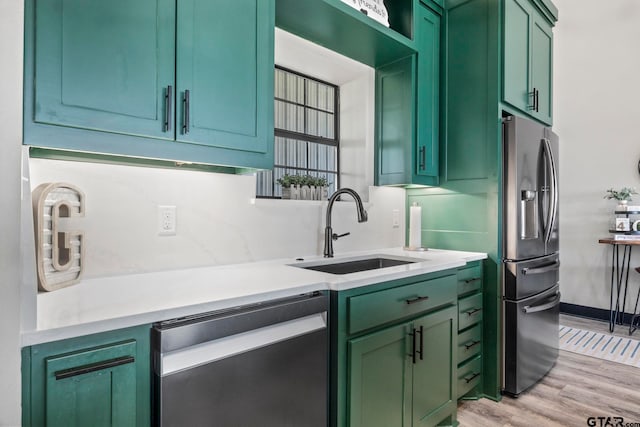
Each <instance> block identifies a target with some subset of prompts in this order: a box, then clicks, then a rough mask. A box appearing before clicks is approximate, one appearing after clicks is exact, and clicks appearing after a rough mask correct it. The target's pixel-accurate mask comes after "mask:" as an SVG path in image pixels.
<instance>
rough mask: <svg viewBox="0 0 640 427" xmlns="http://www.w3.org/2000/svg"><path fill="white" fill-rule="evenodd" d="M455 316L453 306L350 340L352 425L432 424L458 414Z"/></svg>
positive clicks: (399, 426)
mask: <svg viewBox="0 0 640 427" xmlns="http://www.w3.org/2000/svg"><path fill="white" fill-rule="evenodd" d="M456 316H457V310H456V307H455V306H453V307H449V308H446V309H443V310H439V311H437V312H435V313H431V314H427V315H425V316H422V317H420V318H418V319H416V320H414V321H413V322H407V323H403V324H400V325H398V326H394V327H390V328H387V329H383V330H381V331H379V332H374V333H371V334H368V335H365V336H363V337H361V338H356V339H352V340H350V341H349V384H350V385H349V387H350V390H349V420H350V424H349V425H350V426H351V427H356V426H362V427H364V426H366V427H375V426H380V427H388V426H398V427H402V426H405V427H410V426H413V427H417V426H425V427H432V426H436V425H438V424H439V423H440V422H442V421H443V420H444V419H446V418H447V417H451V416H453V414H455V410H456V397H455V388H454V387H455V386H454V384H455V380H456V379H455V375H456V371H455V369H456V363H455V360H454V359H455V355H454V348H455V346H456V343H457V333H458V332H457V322H456ZM414 355H415V361H414V358H413V356H414Z"/></svg>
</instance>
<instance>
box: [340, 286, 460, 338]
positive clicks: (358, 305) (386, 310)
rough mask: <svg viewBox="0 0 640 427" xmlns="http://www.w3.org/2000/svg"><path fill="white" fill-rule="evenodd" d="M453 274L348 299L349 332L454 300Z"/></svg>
mask: <svg viewBox="0 0 640 427" xmlns="http://www.w3.org/2000/svg"><path fill="white" fill-rule="evenodd" d="M455 299H456V276H454V275H451V276H445V277H440V278H438V279H432V280H427V281H424V282H417V283H413V284H410V285H405V286H399V287H397V288H391V289H385V290H384V291H378V292H373V293H370V294H366V295H360V296H356V297H351V298H349V333H350V334H354V333H356V332H359V331H362V330H365V329H368V328H371V327H373V326H376V325H381V324H384V323H387V322H391V321H393V320H396V319H401V318H403V317H407V316H411V315H413V314H417V313H420V312H423V311H426V310H429V309H432V308H436V307H440V306H442V305H445V304H448V303H453V302H455Z"/></svg>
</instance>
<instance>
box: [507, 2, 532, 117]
mask: <svg viewBox="0 0 640 427" xmlns="http://www.w3.org/2000/svg"><path fill="white" fill-rule="evenodd" d="M531 14H532V6H531V5H530V4H529V1H528V0H504V27H505V28H504V79H503V95H504V100H505V102H508V103H509V104H511V105H513V106H514V107H516V108H518V109H520V110H522V111H524V112H529V111H530V110H531V108H532V106H533V94H532V93H530V91H529V81H530V74H529V73H530V67H529V60H530V59H529V58H530V45H531V41H530V35H531Z"/></svg>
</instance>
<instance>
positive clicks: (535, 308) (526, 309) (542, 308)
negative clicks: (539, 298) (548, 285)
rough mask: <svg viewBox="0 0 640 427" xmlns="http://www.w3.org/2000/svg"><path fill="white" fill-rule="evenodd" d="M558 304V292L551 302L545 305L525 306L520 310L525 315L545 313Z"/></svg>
mask: <svg viewBox="0 0 640 427" xmlns="http://www.w3.org/2000/svg"><path fill="white" fill-rule="evenodd" d="M558 304H560V292H558V293H557V294H556V297H555V298H554V299H553V301H551V302H548V303H546V304H540V305H534V306H530V305H525V306H524V307H523V308H522V311H524V312H525V313H526V314H530V313H537V312H539V311H545V310H548V309H550V308H553V307H555V306H556V305H558Z"/></svg>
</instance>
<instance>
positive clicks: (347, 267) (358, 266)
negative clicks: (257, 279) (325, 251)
mask: <svg viewBox="0 0 640 427" xmlns="http://www.w3.org/2000/svg"><path fill="white" fill-rule="evenodd" d="M420 261H422V260H420V259H416V260H412V259H406V258H405V259H400V258H387V257H381V256H376V257H374V258H364V259H357V260H351V261H337V262H333V263H329V264H327V263H323V264H315V265H308V264H307V265H295V264H294V267H300V268H304V269H307V270H315V271H322V272H324V273H331V274H349V273H357V272H359V271H368V270H377V269H380V268H387V267H395V266H397V265H404V264H411V263H414V262H420Z"/></svg>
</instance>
